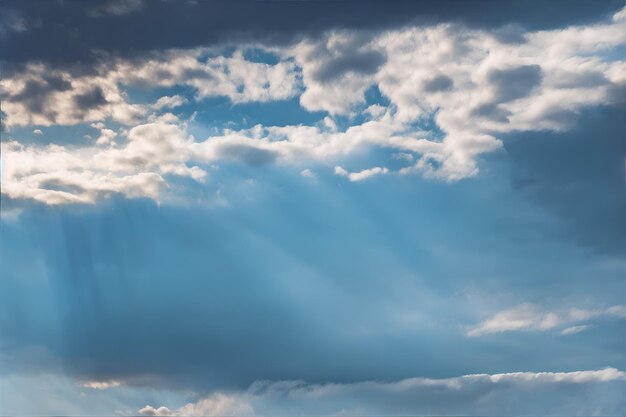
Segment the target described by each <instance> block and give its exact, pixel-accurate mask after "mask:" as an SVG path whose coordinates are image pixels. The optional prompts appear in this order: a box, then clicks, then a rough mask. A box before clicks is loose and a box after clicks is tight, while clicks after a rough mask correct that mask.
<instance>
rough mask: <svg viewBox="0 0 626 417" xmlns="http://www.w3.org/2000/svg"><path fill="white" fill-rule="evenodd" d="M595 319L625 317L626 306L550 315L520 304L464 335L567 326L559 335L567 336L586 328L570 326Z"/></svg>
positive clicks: (550, 313) (479, 324) (474, 327)
mask: <svg viewBox="0 0 626 417" xmlns="http://www.w3.org/2000/svg"><path fill="white" fill-rule="evenodd" d="M598 318H626V306H621V305H616V306H612V307H607V308H602V309H594V310H586V309H579V308H572V309H569V310H565V311H556V312H553V311H542V310H541V309H539V308H538V307H537V306H536V305H533V304H522V305H519V306H517V307H514V308H511V309H508V310H503V311H500V312H498V313H496V314H494V315H493V316H492V317H490V318H488V319H486V320H484V321H482V322H480V323H478V324H477V325H475V326H472V327H470V328H469V329H468V330H467V335H468V336H472V337H473V336H482V335H485V334H493V333H503V332H510V331H519V330H534V331H547V330H552V329H557V328H561V327H566V328H565V329H563V330H562V331H561V334H564V335H567V334H573V333H577V332H580V331H582V330H584V329H585V328H586V327H587V326H582V325H577V326H572V325H574V324H577V323H581V322H587V321H590V320H592V319H598Z"/></svg>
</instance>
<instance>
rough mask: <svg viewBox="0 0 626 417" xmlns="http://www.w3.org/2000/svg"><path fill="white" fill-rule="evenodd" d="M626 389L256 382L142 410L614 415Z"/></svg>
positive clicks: (573, 376) (510, 380) (583, 382)
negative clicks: (619, 394)
mask: <svg viewBox="0 0 626 417" xmlns="http://www.w3.org/2000/svg"><path fill="white" fill-rule="evenodd" d="M625 387H626V374H625V373H624V372H622V371H619V370H617V369H615V368H606V369H602V370H596V371H575V372H514V373H506V374H492V375H489V374H476V375H464V376H460V377H453V378H442V379H428V378H410V379H405V380H401V381H397V382H382V381H380V382H379V381H368V382H359V383H353V384H341V383H327V384H319V385H315V384H307V383H305V382H303V381H282V382H256V383H254V384H252V385H251V386H250V388H248V390H246V391H242V392H231V393H226V392H224V393H222V392H220V393H214V394H211V395H209V396H207V397H205V398H203V399H200V400H198V401H196V402H193V403H189V404H187V405H185V406H183V407H181V408H178V409H175V410H171V409H169V408H168V407H166V406H160V407H154V406H150V405H147V406H145V407H143V408H141V409H139V410H138V412H139V413H140V414H142V415H148V416H181V417H196V416H223V415H249V416H290V415H301V414H323V415H329V416H335V415H337V416H339V415H371V414H376V415H408V414H417V415H423V414H436V415H492V414H493V415H509V414H515V415H528V414H534V413H537V412H538V410H541V411H540V412H541V414H542V415H545V416H551V415H567V414H575V415H612V414H619V413H620V412H621V410H623V407H624V406H625V405H626V401H624V400H623V399H622V400H620V399H617V397H612V393H613V392H616V391H619V390H621V389H624V388H625Z"/></svg>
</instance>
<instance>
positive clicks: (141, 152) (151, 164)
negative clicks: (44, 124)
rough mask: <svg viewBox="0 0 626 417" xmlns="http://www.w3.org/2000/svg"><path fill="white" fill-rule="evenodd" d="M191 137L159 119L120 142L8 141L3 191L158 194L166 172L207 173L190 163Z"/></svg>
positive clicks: (47, 195)
mask: <svg viewBox="0 0 626 417" xmlns="http://www.w3.org/2000/svg"><path fill="white" fill-rule="evenodd" d="M190 143H191V139H189V138H188V137H187V136H186V135H185V133H184V132H183V131H182V130H181V129H180V128H179V127H177V126H174V125H166V124H160V123H154V124H146V125H140V126H136V127H134V128H132V129H131V130H130V131H129V132H128V135H127V141H126V142H125V143H124V145H123V146H120V147H108V148H104V149H103V148H101V147H99V146H85V147H79V148H76V149H73V148H71V147H64V146H59V145H48V146H37V145H29V146H26V145H22V144H19V143H18V142H15V141H11V142H7V143H3V144H2V154H3V165H2V170H3V173H2V174H3V178H2V193H3V194H4V195H6V196H8V197H10V198H12V199H30V200H35V201H39V202H42V203H46V204H67V203H95V202H96V200H97V199H98V198H100V197H104V196H107V195H110V194H112V193H121V194H124V195H126V196H127V197H149V198H153V199H158V196H159V192H160V190H161V188H162V187H163V186H165V180H164V179H163V175H164V174H173V175H182V176H189V177H192V178H194V179H196V180H202V179H203V178H204V176H205V175H206V173H205V172H204V171H203V170H201V169H200V168H198V167H195V166H191V167H189V166H188V165H186V163H185V162H186V161H187V158H188V155H186V153H185V152H186V149H187V147H188V146H189V144H190Z"/></svg>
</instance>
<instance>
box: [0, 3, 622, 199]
mask: <svg viewBox="0 0 626 417" xmlns="http://www.w3.org/2000/svg"><path fill="white" fill-rule="evenodd" d="M625 18H626V11H625V10H624V9H623V10H621V11H619V12H618V13H616V14H615V15H614V16H613V17H612V19H611V20H610V21H608V22H603V23H596V24H591V25H586V26H571V27H567V28H564V29H558V30H548V31H535V32H525V33H522V34H520V39H519V40H518V41H516V42H513V43H512V42H509V41H506V40H503V39H502V38H501V37H498V36H496V35H494V34H493V33H492V32H485V31H481V30H469V29H467V28H464V27H462V26H459V25H455V24H439V25H433V26H418V27H410V28H404V29H399V30H389V31H383V32H379V33H376V32H375V33H371V32H367V33H359V32H352V31H346V30H343V31H333V32H330V33H327V34H325V35H324V36H322V37H321V38H319V39H306V40H302V41H300V42H298V43H296V44H293V45H291V46H283V47H275V48H272V49H268V50H267V51H266V52H267V53H269V54H270V55H272V56H273V57H274V58H275V59H276V60H277V61H276V62H273V63H272V62H270V63H265V62H256V61H254V60H250V59H248V58H247V56H246V53H245V48H243V49H239V50H236V51H235V52H234V53H232V54H231V55H214V54H216V53H219V52H220V51H219V50H217V51H216V50H211V49H207V48H196V49H192V50H180V49H179V50H171V51H165V52H160V53H153V54H151V55H150V56H148V57H146V58H140V59H133V60H122V59H118V60H115V61H114V62H111V63H109V64H102V65H101V66H100V67H98V68H97V74H96V75H90V74H87V75H79V76H75V75H72V74H71V73H70V72H68V71H65V70H60V69H59V70H53V71H49V70H48V69H47V68H46V67H45V66H44V65H43V64H29V65H27V66H26V70H25V71H24V72H21V73H17V74H14V75H12V76H11V77H8V78H6V79H3V80H2V81H0V91H1V93H2V96H3V112H4V113H5V114H6V118H5V126H6V127H7V128H9V129H11V128H14V127H20V126H39V127H45V126H49V125H52V124H55V125H59V124H60V125H75V124H81V123H83V124H84V123H94V122H96V123H98V124H97V126H98V128H100V129H101V133H100V135H99V137H98V139H97V140H96V143H95V144H94V143H93V142H89V141H86V142H85V143H84V144H83V145H78V146H73V147H71V148H70V147H67V146H64V145H61V144H56V145H50V146H48V147H44V146H42V145H37V144H33V145H22V144H20V143H19V142H20V140H19V138H14V139H13V140H8V141H5V143H4V144H3V159H4V160H3V170H4V175H3V191H2V192H3V194H4V195H6V196H7V197H9V198H11V199H25V200H35V201H38V202H43V203H46V204H64V203H94V202H96V201H97V200H98V199H99V198H101V197H103V196H108V195H111V194H113V193H120V194H123V195H125V196H127V197H150V198H153V199H156V200H158V199H159V195H160V191H161V190H162V189H163V187H165V186H166V185H167V184H168V182H169V180H168V178H167V176H168V175H174V176H188V177H191V178H193V179H194V180H202V179H203V178H205V177H206V169H205V168H203V166H206V165H207V164H219V163H222V162H227V161H238V162H240V163H243V164H251V165H263V164H268V163H282V164H288V165H289V164H291V165H296V166H298V165H301V164H304V163H310V162H314V163H316V164H321V165H326V166H328V169H330V170H332V166H334V165H335V164H337V163H338V162H341V161H342V160H348V159H350V160H354V159H355V158H358V155H359V154H360V153H362V152H364V151H365V150H367V149H372V148H374V149H388V150H392V151H396V152H399V153H402V154H404V155H408V156H409V158H405V161H406V162H407V164H405V166H403V167H400V168H398V169H397V170H396V171H394V173H397V174H400V175H403V174H410V173H418V174H420V175H423V176H425V177H427V178H433V179H441V180H445V181H456V180H460V179H463V178H467V177H472V176H476V175H478V173H479V167H478V162H479V159H480V157H481V156H482V155H484V154H486V153H489V152H493V151H495V150H497V149H500V148H501V146H502V139H501V137H502V136H503V135H506V134H509V133H512V132H518V131H565V130H567V129H570V128H572V127H573V126H575V124H576V120H577V118H578V114H579V113H580V112H581V111H582V110H584V109H585V108H589V107H592V106H598V105H604V104H611V103H614V102H615V100H616V97H617V95H616V91H617V90H618V89H619V88H623V87H621V86H623V85H624V84H625V83H626V70H625V67H624V62H623V61H621V60H617V59H615V56H614V52H615V48H618V47H620V46H621V34H622V32H623V25H624V19H625ZM127 85H131V86H132V85H135V86H147V85H149V86H150V87H151V88H156V87H162V88H169V87H174V86H178V87H189V88H191V89H192V91H194V94H193V97H191V98H192V99H194V100H197V101H199V102H200V103H201V102H202V100H204V99H206V98H208V97H225V98H227V99H229V100H230V101H231V102H232V103H233V104H237V103H247V102H256V103H265V102H269V101H276V100H286V99H290V98H292V97H296V96H299V101H300V104H301V106H302V107H303V108H304V109H306V110H309V111H322V112H326V113H327V114H328V115H329V116H328V117H326V118H325V119H324V120H323V121H320V122H319V123H317V124H314V125H305V124H298V125H286V126H265V125H258V126H255V127H254V128H252V129H239V130H230V129H222V130H221V131H220V132H219V133H218V134H216V135H212V136H210V137H207V138H204V139H198V138H196V137H194V136H193V135H191V134H190V133H188V129H190V128H191V127H192V126H193V117H190V118H189V119H186V120H181V119H180V118H179V117H178V116H176V115H174V114H172V113H163V111H164V110H166V109H173V108H176V107H179V106H181V105H183V104H184V103H185V102H186V101H187V100H188V98H185V97H182V96H180V95H173V96H163V97H161V98H159V99H158V100H156V102H154V103H153V104H151V105H147V104H142V103H132V102H131V101H130V100H129V98H128V94H127V93H126V92H125V90H124V86H127ZM371 89H376V90H377V91H379V92H380V94H381V99H382V100H383V101H382V102H380V103H371V102H368V101H367V100H366V92H368V91H371ZM385 101H386V102H385ZM341 117H343V118H346V117H347V118H349V120H351V123H349V125H348V126H347V127H343V128H339V127H338V125H337V121H338V120H339V119H338V118H341ZM429 120H430V121H431V124H430V125H429V124H427V121H429ZM112 123H115V124H118V125H122V126H128V128H126V127H119V128H117V129H115V128H111V127H110V126H109V125H110V124H112ZM148 131H149V132H150V133H148ZM140 132H141V133H140ZM115 137H117V139H115V140H113V139H114V138H115ZM98 145H108V146H110V147H109V148H106V149H102V148H99V147H98ZM410 160H413V162H410ZM300 170H301V169H298V170H297V171H296V172H299V171H300ZM353 171H354V172H353V173H351V174H349V175H347V177H348V178H349V179H350V180H351V181H360V180H365V179H366V178H370V177H372V176H374V175H377V174H381V173H391V171H390V170H389V168H388V167H385V166H382V167H381V166H377V167H372V166H361V167H358V168H356V169H353Z"/></svg>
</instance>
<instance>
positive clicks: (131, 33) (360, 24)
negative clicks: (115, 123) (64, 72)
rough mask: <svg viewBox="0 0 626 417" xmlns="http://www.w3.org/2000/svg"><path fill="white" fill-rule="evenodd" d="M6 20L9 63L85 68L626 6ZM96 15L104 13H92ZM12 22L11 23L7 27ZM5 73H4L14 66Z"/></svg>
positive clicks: (8, 0) (39, 15)
mask: <svg viewBox="0 0 626 417" xmlns="http://www.w3.org/2000/svg"><path fill="white" fill-rule="evenodd" d="M0 7H1V8H2V14H3V15H6V16H9V15H11V16H19V18H20V19H23V21H24V22H40V23H41V24H40V25H25V26H24V25H22V26H23V27H24V28H25V29H26V30H20V31H4V32H3V34H2V36H1V38H0V51H2V60H3V61H5V62H6V63H16V62H24V61H27V60H43V61H47V62H49V63H56V64H60V65H68V64H85V63H88V62H90V61H93V60H95V59H99V58H103V59H106V56H107V55H111V54H122V55H125V56H132V55H134V54H137V53H140V52H145V51H149V50H156V49H163V48H171V47H192V46H197V45H212V44H216V43H221V42H236V41H239V40H248V41H256V42H268V43H281V42H288V41H291V40H293V39H294V38H297V37H299V36H303V35H307V36H316V35H317V34H319V33H321V32H322V31H324V30H327V29H332V28H356V29H382V28H389V27H397V26H400V25H405V24H408V23H410V22H414V21H424V22H440V21H461V22H463V23H464V24H466V25H469V26H474V27H487V28H500V27H505V26H507V25H511V24H514V25H519V26H522V27H524V28H527V29H540V28H544V29H545V28H554V27H562V26H565V25H569V24H579V23H585V22H591V21H596V20H598V19H600V18H602V17H605V16H608V15H609V14H610V13H611V12H614V11H615V10H618V9H619V8H621V7H623V2H622V1H619V0H602V1H594V2H590V1H583V0H556V1H550V2H547V3H546V2H545V1H539V0H532V1H525V2H519V1H496V0H482V1H480V2H479V3H476V2H461V1H456V0H443V1H434V0H428V1H426V0H422V1H409V0H398V1H394V2H392V3H389V2H384V1H368V0H364V1H356V0H355V1H338V2H318V1H294V2H279V1H277V2H271V1H270V2H255V1H232V2H226V1H210V0H204V1H187V2H182V1H181V2H178V1H177V2H173V1H159V0H156V1H151V2H145V3H143V4H142V3H141V2H139V1H129V0H127V1H120V0H118V1H110V2H107V3H104V4H103V3H102V2H98V1H95V0H91V1H90V0H88V1H60V0H59V1H55V0H51V1H19V0H5V1H3V2H2V4H0ZM94 11H100V12H98V13H94ZM10 24H11V22H8V23H7V25H8V26H10ZM8 68H9V67H8V66H5V71H6V70H7V69H8Z"/></svg>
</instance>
